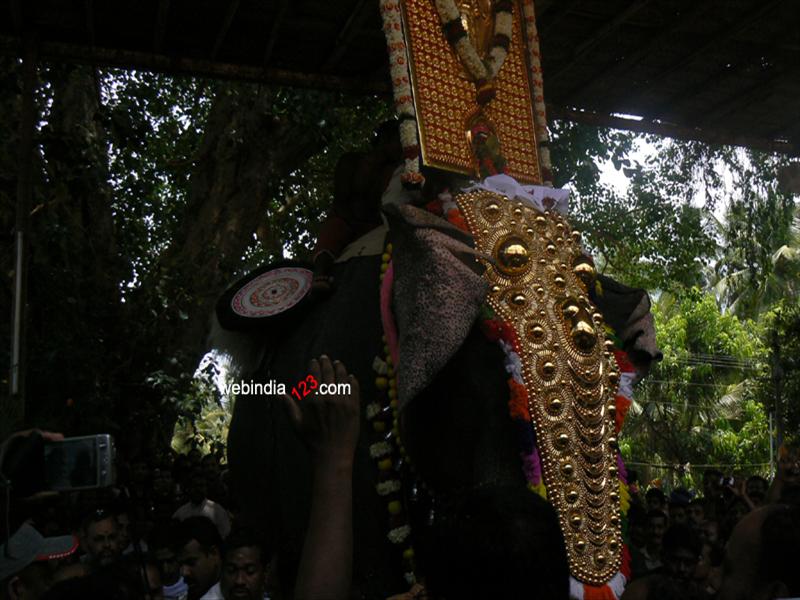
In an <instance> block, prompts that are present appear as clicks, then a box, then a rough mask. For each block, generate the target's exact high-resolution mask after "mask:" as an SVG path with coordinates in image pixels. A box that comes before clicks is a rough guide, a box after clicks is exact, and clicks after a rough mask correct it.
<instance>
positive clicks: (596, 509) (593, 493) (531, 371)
mask: <svg viewBox="0 0 800 600" xmlns="http://www.w3.org/2000/svg"><path fill="white" fill-rule="evenodd" d="M455 200H456V202H457V203H458V206H459V208H460V209H461V212H462V214H463V215H464V218H465V220H466V222H467V225H468V226H469V228H470V231H471V232H472V233H473V236H474V237H475V243H476V246H477V250H478V251H480V252H481V253H484V254H487V255H489V256H491V257H492V258H493V264H491V265H489V266H488V268H487V269H486V272H485V277H486V279H487V281H488V283H489V290H490V291H489V297H488V302H489V304H490V305H491V307H492V308H493V309H494V311H495V312H496V313H497V315H498V316H499V317H500V318H502V319H503V320H504V321H506V322H508V323H510V324H511V325H512V326H513V327H514V329H515V331H516V333H517V337H518V339H519V340H520V348H519V354H520V359H521V361H522V367H523V368H522V371H523V379H524V383H525V387H526V389H527V391H528V402H529V410H530V414H531V418H532V419H533V425H534V428H535V430H536V440H537V446H538V449H539V453H540V456H541V462H542V475H543V477H544V482H545V486H546V487H547V496H548V499H549V500H550V502H551V503H552V504H553V506H554V507H555V509H556V512H557V513H558V518H559V521H560V524H561V531H562V532H563V534H564V540H565V542H566V547H567V554H568V558H569V564H570V571H571V573H572V575H573V576H574V577H575V578H576V579H578V580H579V581H582V582H584V583H588V584H591V585H601V584H604V583H607V582H608V581H609V580H610V579H611V578H612V577H613V576H614V574H615V573H616V572H617V571H618V570H619V567H620V563H621V560H622V530H621V518H620V498H619V480H618V474H617V459H616V448H617V441H616V438H615V435H614V408H613V407H614V397H615V394H616V390H617V385H618V383H619V373H618V371H617V368H616V362H615V360H614V356H613V354H612V352H611V348H612V347H613V343H612V342H611V341H610V340H606V336H605V330H604V323H603V317H602V315H601V314H600V313H599V312H598V311H597V308H596V307H595V306H594V305H593V304H592V302H591V300H590V299H589V295H588V293H587V292H588V286H589V285H592V284H593V283H592V282H593V279H594V276H595V274H594V268H593V267H592V265H591V263H590V262H589V261H588V260H587V259H586V257H585V255H583V253H582V251H581V247H580V235H579V234H578V233H577V232H573V231H572V229H571V227H570V225H569V223H568V222H567V220H566V219H565V218H564V217H563V216H561V215H560V214H558V213H556V212H549V211H548V212H545V213H542V212H539V211H538V210H536V209H534V208H532V207H530V206H529V205H527V204H525V203H523V202H521V201H516V200H514V201H512V200H509V199H508V198H506V197H505V196H502V195H499V194H496V193H493V192H490V191H485V190H478V191H473V192H468V193H462V194H459V195H458V196H456V198H455Z"/></svg>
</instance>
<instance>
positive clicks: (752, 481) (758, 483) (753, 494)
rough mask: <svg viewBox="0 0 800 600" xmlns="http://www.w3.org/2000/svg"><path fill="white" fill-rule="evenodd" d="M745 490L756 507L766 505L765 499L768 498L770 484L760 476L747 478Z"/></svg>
mask: <svg viewBox="0 0 800 600" xmlns="http://www.w3.org/2000/svg"><path fill="white" fill-rule="evenodd" d="M744 489H745V491H746V492H747V495H748V496H749V497H750V500H752V501H753V504H755V505H756V506H761V505H762V504H764V499H765V498H766V497H767V489H769V482H767V480H766V479H764V478H763V477H761V476H760V475H751V476H750V477H748V478H747V481H746V482H745V484H744Z"/></svg>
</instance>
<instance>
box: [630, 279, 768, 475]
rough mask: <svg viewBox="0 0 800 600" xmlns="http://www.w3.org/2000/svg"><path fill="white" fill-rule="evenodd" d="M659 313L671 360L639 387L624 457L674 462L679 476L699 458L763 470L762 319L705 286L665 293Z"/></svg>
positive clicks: (658, 328)
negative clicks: (737, 312) (731, 306)
mask: <svg viewBox="0 0 800 600" xmlns="http://www.w3.org/2000/svg"><path fill="white" fill-rule="evenodd" d="M653 312H654V317H655V320H656V334H657V341H658V344H659V346H660V347H661V349H662V351H663V352H664V360H663V362H662V363H661V364H659V365H658V366H657V367H656V368H655V369H654V371H653V373H652V374H651V377H650V379H649V380H647V381H646V382H645V383H644V384H643V385H642V386H640V388H639V389H638V390H637V392H636V394H635V399H634V404H633V406H632V408H631V411H630V413H629V416H628V419H627V420H626V424H625V427H624V429H623V440H624V441H623V453H624V455H625V457H626V458H627V459H629V460H630V459H633V460H635V461H641V460H644V461H646V462H653V463H665V464H668V465H672V466H673V471H674V472H675V473H677V474H678V475H680V476H684V475H686V474H688V473H691V465H692V464H723V465H735V466H736V467H737V468H738V469H739V470H745V471H747V472H753V471H756V470H759V467H752V466H750V465H759V464H766V463H768V462H769V439H768V432H767V420H766V416H765V415H766V412H765V411H764V408H763V406H762V405H761V403H759V402H758V397H759V393H760V385H761V382H760V379H761V378H762V377H763V376H764V375H765V374H766V365H765V363H764V362H763V361H764V359H765V358H766V350H765V348H764V346H763V344H762V342H761V339H760V337H759V333H760V332H759V328H758V326H757V325H756V324H755V323H753V322H750V321H748V322H742V321H740V320H739V319H738V318H737V317H735V316H734V315H731V314H725V313H722V312H720V310H719V308H718V306H717V304H716V300H715V299H714V297H713V296H712V295H710V294H708V293H704V292H702V291H700V290H699V289H698V288H694V289H692V290H688V291H687V292H685V293H684V294H683V295H682V296H672V295H669V294H665V295H662V296H661V298H660V299H659V302H657V303H656V304H655V305H654V310H653ZM686 465H689V471H686V470H685V469H684V467H685V466H686ZM761 470H763V467H762V468H761Z"/></svg>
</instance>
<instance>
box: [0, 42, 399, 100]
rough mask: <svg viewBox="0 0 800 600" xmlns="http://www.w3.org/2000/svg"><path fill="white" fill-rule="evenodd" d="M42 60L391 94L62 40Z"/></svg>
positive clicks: (337, 81)
mask: <svg viewBox="0 0 800 600" xmlns="http://www.w3.org/2000/svg"><path fill="white" fill-rule="evenodd" d="M20 48H21V43H20V40H19V38H16V37H10V36H4V35H0V55H7V56H20V53H21V49H20ZM39 56H40V57H41V59H42V60H53V61H58V62H72V63H82V64H91V65H94V66H101V65H102V66H106V67H119V68H123V69H142V70H145V71H157V72H160V73H172V74H177V75H191V76H201V77H211V78H216V79H238V80H243V81H252V82H257V83H271V84H276V85H286V86H292V87H300V88H316V89H323V90H333V91H342V92H350V93H355V94H386V95H388V94H390V93H391V87H390V85H389V82H388V80H386V79H385V78H384V79H381V80H380V81H375V80H366V79H364V78H363V77H341V76H338V75H330V74H324V73H298V72H297V71H290V70H287V69H275V68H268V67H255V66H250V65H234V64H230V63H221V62H217V61H212V60H205V59H194V58H185V57H169V56H164V55H163V54H155V53H151V52H139V51H136V50H123V49H119V48H114V49H111V48H102V47H98V46H95V47H94V48H89V47H87V46H85V45H78V44H65V43H61V42H42V43H41V44H40V46H39Z"/></svg>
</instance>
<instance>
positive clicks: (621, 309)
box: [592, 275, 664, 379]
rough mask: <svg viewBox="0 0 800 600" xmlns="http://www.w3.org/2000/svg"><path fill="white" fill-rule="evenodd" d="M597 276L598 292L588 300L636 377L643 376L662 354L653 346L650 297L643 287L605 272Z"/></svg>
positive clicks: (653, 333) (654, 335)
mask: <svg viewBox="0 0 800 600" xmlns="http://www.w3.org/2000/svg"><path fill="white" fill-rule="evenodd" d="M597 279H598V281H599V283H600V288H601V290H602V291H601V292H600V293H593V294H592V301H593V302H594V303H595V304H596V305H597V307H598V308H599V309H600V312H601V313H603V318H604V319H605V320H606V322H607V323H608V324H609V325H611V327H613V328H614V331H615V332H616V334H617V337H618V338H620V340H622V343H623V346H624V349H625V351H626V352H627V353H628V356H629V357H630V359H631V361H632V362H633V363H634V366H635V367H636V372H637V375H638V378H641V377H644V376H645V375H646V374H647V372H648V371H649V370H650V365H651V363H652V362H653V361H659V360H661V359H662V358H663V356H664V355H663V354H662V353H661V350H659V349H658V346H657V345H656V329H655V325H654V323H653V315H652V313H651V312H650V296H648V294H647V292H646V291H645V290H642V289H637V288H632V287H628V286H626V285H622V284H621V283H619V282H618V281H614V280H613V279H611V278H610V277H606V276H605V275H598V276H597ZM593 291H594V290H593ZM638 378H637V379H638Z"/></svg>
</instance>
